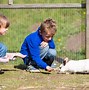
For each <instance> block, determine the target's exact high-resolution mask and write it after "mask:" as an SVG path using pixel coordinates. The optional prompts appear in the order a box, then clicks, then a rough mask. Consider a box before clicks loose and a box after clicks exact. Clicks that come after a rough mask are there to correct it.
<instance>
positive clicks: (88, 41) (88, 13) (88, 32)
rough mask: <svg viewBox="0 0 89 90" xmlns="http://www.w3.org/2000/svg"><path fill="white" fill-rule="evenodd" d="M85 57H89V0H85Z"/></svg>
mask: <svg viewBox="0 0 89 90" xmlns="http://www.w3.org/2000/svg"><path fill="white" fill-rule="evenodd" d="M86 58H89V0H86Z"/></svg>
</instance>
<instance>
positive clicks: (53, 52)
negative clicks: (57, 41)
mask: <svg viewBox="0 0 89 90" xmlns="http://www.w3.org/2000/svg"><path fill="white" fill-rule="evenodd" d="M48 53H49V54H50V56H54V57H55V56H56V54H57V53H56V50H55V49H49V52H48Z"/></svg>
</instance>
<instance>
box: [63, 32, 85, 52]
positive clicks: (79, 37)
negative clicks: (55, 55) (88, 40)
mask: <svg viewBox="0 0 89 90" xmlns="http://www.w3.org/2000/svg"><path fill="white" fill-rule="evenodd" d="M65 48H66V50H68V51H79V50H80V49H81V48H85V32H80V33H78V34H76V35H72V36H70V37H68V39H67V41H66V46H65Z"/></svg>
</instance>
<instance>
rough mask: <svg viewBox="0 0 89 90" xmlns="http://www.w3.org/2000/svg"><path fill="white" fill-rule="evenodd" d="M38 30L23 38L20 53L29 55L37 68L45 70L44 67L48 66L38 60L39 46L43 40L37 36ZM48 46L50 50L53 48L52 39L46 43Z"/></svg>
mask: <svg viewBox="0 0 89 90" xmlns="http://www.w3.org/2000/svg"><path fill="white" fill-rule="evenodd" d="M39 29H40V28H38V30H37V31H36V32H34V33H31V34H29V35H28V36H27V37H26V38H25V40H24V42H23V44H22V46H21V50H20V53H22V54H24V55H27V56H29V55H30V56H31V57H32V60H34V61H35V62H36V63H37V65H38V66H39V67H41V68H43V69H46V66H48V65H47V64H46V63H45V62H44V61H43V60H42V59H41V58H40V49H39V46H40V44H41V42H42V41H43V39H42V36H41V35H40V34H39ZM48 45H49V48H52V49H54V48H55V44H54V41H53V39H52V40H50V41H49V42H48Z"/></svg>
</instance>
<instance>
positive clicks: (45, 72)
mask: <svg viewBox="0 0 89 90" xmlns="http://www.w3.org/2000/svg"><path fill="white" fill-rule="evenodd" d="M14 68H17V69H20V70H26V65H24V64H19V65H16V66H14ZM27 72H30V71H27ZM31 73H42V74H51V73H50V72H48V71H45V70H41V71H40V72H31Z"/></svg>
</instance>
